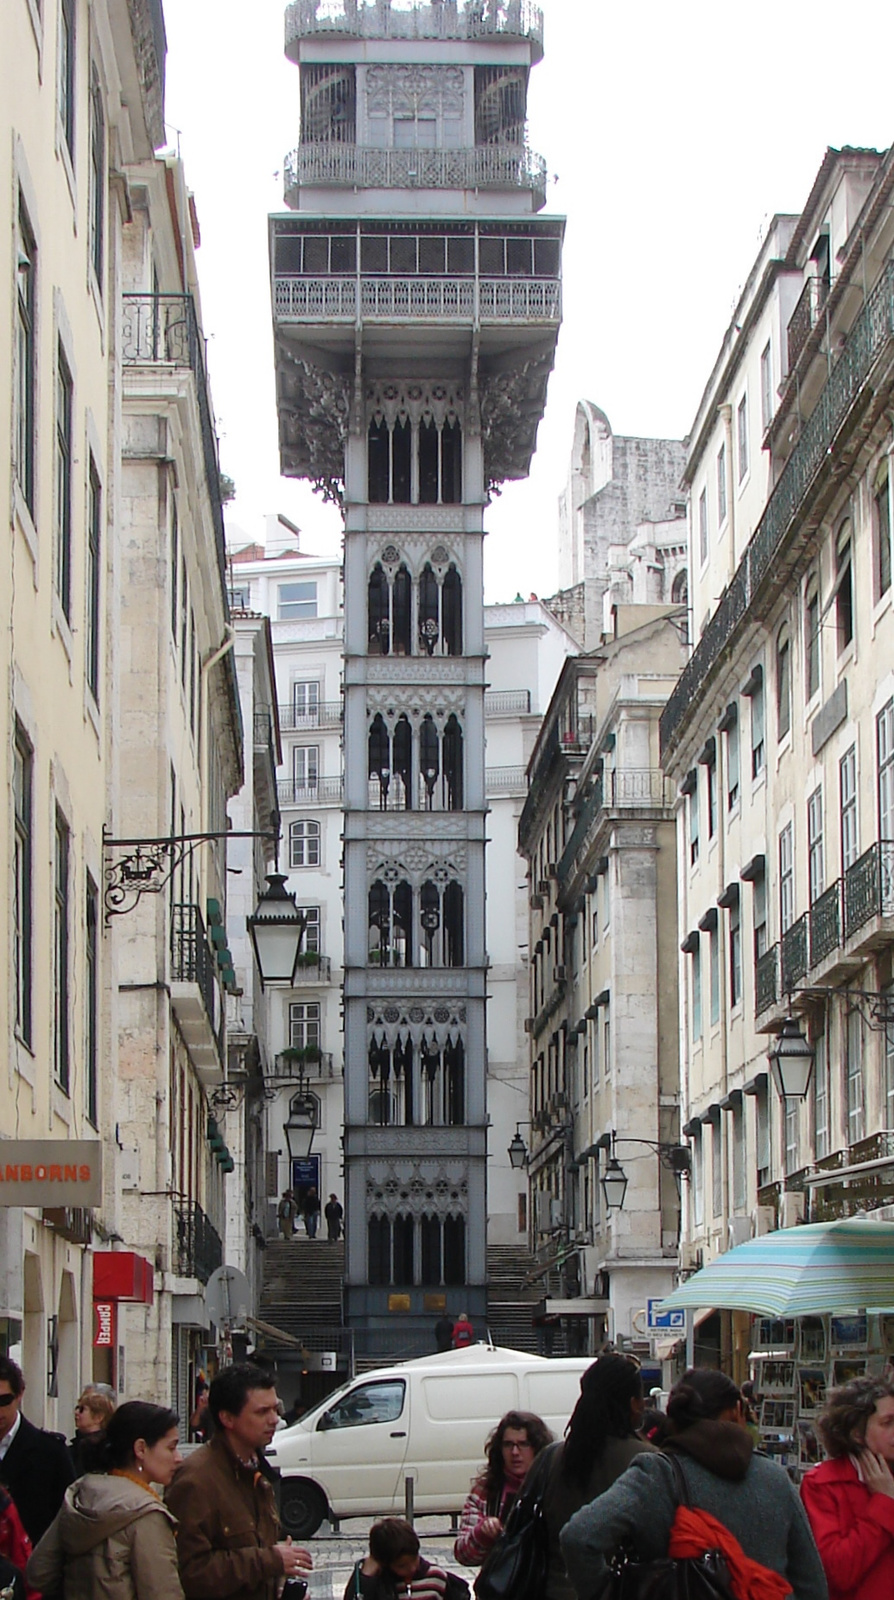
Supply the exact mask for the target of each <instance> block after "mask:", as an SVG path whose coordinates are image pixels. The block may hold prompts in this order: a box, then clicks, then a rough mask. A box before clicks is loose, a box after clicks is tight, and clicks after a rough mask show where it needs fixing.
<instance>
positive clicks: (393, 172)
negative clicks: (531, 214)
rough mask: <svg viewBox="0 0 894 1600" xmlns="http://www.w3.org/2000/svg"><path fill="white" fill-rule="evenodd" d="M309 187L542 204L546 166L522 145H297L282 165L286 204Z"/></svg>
mask: <svg viewBox="0 0 894 1600" xmlns="http://www.w3.org/2000/svg"><path fill="white" fill-rule="evenodd" d="M312 185H321V186H325V187H333V188H347V189H353V188H359V189H523V190H525V191H528V190H530V191H531V192H532V193H533V194H534V196H535V207H536V209H537V210H538V211H539V210H540V208H541V207H542V206H544V205H545V204H546V162H545V160H544V158H543V156H539V155H536V154H535V153H534V151H533V150H531V149H529V147H528V146H527V145H526V144H493V145H479V146H476V147H475V148H474V149H466V150H371V149H368V148H367V147H366V146H363V145H357V144H336V143H334V142H330V143H326V144H301V145H299V146H298V149H297V150H292V151H291V152H290V154H289V155H287V156H286V159H285V202H286V205H287V206H294V205H296V204H297V202H298V191H299V190H300V189H304V188H307V187H309V186H312Z"/></svg>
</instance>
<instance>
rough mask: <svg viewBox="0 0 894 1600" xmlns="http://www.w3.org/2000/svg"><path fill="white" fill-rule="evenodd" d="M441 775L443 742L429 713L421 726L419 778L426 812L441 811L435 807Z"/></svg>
mask: <svg viewBox="0 0 894 1600" xmlns="http://www.w3.org/2000/svg"><path fill="white" fill-rule="evenodd" d="M440 775H441V741H440V739H439V738H438V730H437V728H436V727H435V719H434V717H432V716H430V715H429V714H428V713H426V715H425V716H424V717H423V718H422V721H421V723H420V724H419V776H420V779H421V783H422V791H423V801H422V805H423V809H424V810H425V811H434V810H436V809H437V810H440V809H441V808H440V806H438V807H436V805H435V791H436V790H437V789H438V787H439V784H438V779H439V778H440Z"/></svg>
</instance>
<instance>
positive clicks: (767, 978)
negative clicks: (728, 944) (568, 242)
mask: <svg viewBox="0 0 894 1600" xmlns="http://www.w3.org/2000/svg"><path fill="white" fill-rule="evenodd" d="M778 999H779V946H778V945H775V944H774V945H771V947H770V949H769V950H765V951H764V953H763V955H762V956H758V958H757V960H756V961H755V963H754V1013H755V1016H758V1017H759V1016H761V1014H762V1013H763V1012H764V1011H767V1010H768V1009H769V1007H770V1006H771V1005H773V1003H774V1001H776V1000H778Z"/></svg>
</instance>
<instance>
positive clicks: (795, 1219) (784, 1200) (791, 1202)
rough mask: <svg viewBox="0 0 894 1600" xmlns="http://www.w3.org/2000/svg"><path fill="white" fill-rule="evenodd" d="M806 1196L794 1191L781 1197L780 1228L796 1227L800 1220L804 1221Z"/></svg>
mask: <svg viewBox="0 0 894 1600" xmlns="http://www.w3.org/2000/svg"><path fill="white" fill-rule="evenodd" d="M805 1198H806V1197H805V1196H804V1195H803V1194H798V1193H797V1192H796V1191H793V1192H792V1193H790V1194H783V1195H780V1197H779V1226H780V1228H796V1227H797V1225H798V1223H799V1222H803V1221H804V1210H805Z"/></svg>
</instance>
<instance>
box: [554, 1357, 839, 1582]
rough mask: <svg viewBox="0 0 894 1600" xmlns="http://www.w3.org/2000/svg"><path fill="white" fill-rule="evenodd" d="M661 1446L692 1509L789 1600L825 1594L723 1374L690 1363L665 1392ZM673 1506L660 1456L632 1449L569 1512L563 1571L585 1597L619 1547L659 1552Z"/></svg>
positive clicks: (776, 1470)
mask: <svg viewBox="0 0 894 1600" xmlns="http://www.w3.org/2000/svg"><path fill="white" fill-rule="evenodd" d="M667 1415H668V1418H669V1420H670V1422H671V1424H672V1427H673V1434H672V1436H671V1437H670V1438H669V1439H668V1441H667V1444H666V1446H665V1449H667V1450H672V1451H673V1452H674V1454H675V1455H676V1457H677V1459H678V1460H679V1462H680V1466H681V1467H682V1470H683V1475H684V1477H685V1480H686V1487H687V1491H688V1494H689V1498H690V1501H691V1503H692V1505H693V1507H697V1508H698V1509H699V1510H700V1511H707V1512H708V1513H710V1515H711V1516H713V1517H716V1518H717V1521H718V1522H722V1523H723V1526H724V1527H725V1528H726V1529H728V1531H729V1532H730V1533H731V1534H732V1535H733V1537H734V1538H736V1539H737V1540H738V1541H739V1544H740V1545H741V1546H742V1549H743V1550H744V1552H745V1554H746V1555H747V1556H750V1557H751V1559H752V1561H759V1562H760V1563H761V1565H762V1566H765V1567H770V1568H772V1569H773V1571H774V1572H778V1573H779V1574H780V1576H781V1577H783V1578H785V1579H786V1581H787V1582H788V1583H789V1584H790V1585H791V1588H792V1592H793V1596H794V1600H827V1589H826V1579H825V1574H824V1572H823V1568H822V1563H821V1561H820V1558H819V1555H818V1553H817V1549H816V1545H815V1543H814V1540H813V1534H812V1533H811V1531H810V1525H809V1523H808V1521H807V1518H806V1516H805V1514H804V1510H803V1507H802V1505H801V1502H800V1499H799V1497H798V1493H797V1490H796V1489H795V1486H794V1484H793V1483H792V1482H791V1480H790V1479H789V1477H788V1475H787V1473H786V1472H785V1471H784V1470H783V1468H782V1467H780V1466H778V1465H777V1464H776V1462H775V1461H770V1460H769V1459H768V1458H767V1457H766V1456H762V1455H759V1454H757V1453H756V1452H755V1450H754V1445H753V1442H752V1439H751V1437H750V1435H749V1433H748V1432H747V1429H746V1428H745V1426H744V1421H743V1413H742V1397H741V1394H740V1393H739V1390H738V1389H737V1388H736V1385H735V1384H734V1383H733V1382H732V1380H731V1379H730V1378H728V1377H727V1376H726V1375H725V1373H722V1372H713V1371H710V1370H708V1369H707V1368H698V1369H693V1370H690V1371H689V1372H686V1373H684V1375H683V1378H682V1381H681V1382H680V1383H678V1384H677V1386H676V1388H675V1389H674V1390H673V1391H672V1393H671V1396H670V1399H669V1400H668V1405H667ZM676 1508H677V1497H676V1491H675V1485H674V1474H673V1470H672V1468H671V1465H670V1463H669V1462H668V1461H665V1460H664V1459H663V1458H662V1454H661V1453H656V1454H654V1455H640V1456H637V1457H636V1459H635V1461H633V1462H632V1463H631V1465H630V1466H629V1467H628V1469H627V1471H626V1472H625V1473H624V1475H623V1477H621V1478H619V1479H618V1481H617V1483H615V1484H614V1485H613V1486H612V1488H611V1489H609V1490H608V1491H607V1493H606V1494H603V1495H600V1496H599V1498H598V1499H596V1500H593V1501H592V1502H591V1504H590V1505H588V1506H584V1507H583V1508H582V1509H581V1510H580V1511H578V1512H577V1514H576V1515H575V1516H573V1517H572V1518H571V1520H570V1522H568V1523H567V1524H566V1526H565V1528H564V1529H563V1532H562V1535H561V1545H562V1554H563V1556H564V1557H565V1566H566V1569H567V1571H568V1575H569V1577H570V1578H571V1581H572V1583H573V1584H574V1587H575V1589H576V1590H577V1593H578V1595H579V1596H580V1600H589V1596H590V1595H592V1593H593V1591H594V1589H595V1588H596V1586H597V1583H598V1581H599V1579H600V1577H601V1576H602V1575H603V1574H604V1572H605V1558H606V1557H607V1556H609V1555H610V1554H611V1552H612V1551H614V1550H616V1549H617V1548H618V1547H619V1546H620V1545H627V1546H629V1547H630V1548H631V1549H632V1550H633V1552H634V1553H635V1555H636V1557H637V1559H638V1560H641V1561H652V1560H656V1559H657V1558H659V1557H661V1556H666V1555H667V1549H668V1542H669V1540H670V1533H671V1526H672V1524H673V1520H674V1516H675V1514H676Z"/></svg>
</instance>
